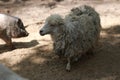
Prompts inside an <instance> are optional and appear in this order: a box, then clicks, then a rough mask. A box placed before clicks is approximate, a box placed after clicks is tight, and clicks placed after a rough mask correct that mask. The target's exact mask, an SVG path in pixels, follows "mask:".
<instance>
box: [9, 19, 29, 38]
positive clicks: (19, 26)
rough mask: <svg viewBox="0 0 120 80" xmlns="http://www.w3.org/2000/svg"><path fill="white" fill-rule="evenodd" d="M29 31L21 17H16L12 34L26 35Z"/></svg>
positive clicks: (14, 35) (16, 36) (15, 36)
mask: <svg viewBox="0 0 120 80" xmlns="http://www.w3.org/2000/svg"><path fill="white" fill-rule="evenodd" d="M28 35H29V33H28V32H27V31H26V30H25V27H24V25H23V22H22V21H21V20H20V19H16V20H15V23H14V26H11V36H12V37H13V38H19V37H26V36H28Z"/></svg>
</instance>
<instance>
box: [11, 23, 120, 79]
mask: <svg viewBox="0 0 120 80" xmlns="http://www.w3.org/2000/svg"><path fill="white" fill-rule="evenodd" d="M102 31H103V32H105V33H106V36H104V37H103V36H102V35H101V36H102V37H101V39H100V45H99V46H97V47H96V49H95V55H94V56H93V57H91V58H89V59H87V58H86V57H84V58H82V59H81V61H79V62H78V63H75V64H73V65H72V70H71V72H66V71H65V64H66V62H65V61H62V60H60V59H58V58H57V57H56V56H55V55H54V54H52V48H51V44H50V45H49V44H48V45H42V46H37V47H35V48H34V49H33V50H34V51H35V52H34V54H32V55H30V56H29V57H27V58H26V59H24V60H22V61H21V62H20V63H18V64H16V65H14V66H12V67H13V68H14V67H19V69H18V70H16V72H17V73H19V74H20V75H22V76H25V77H28V78H29V79H30V80H48V79H49V80H119V79H120V36H118V35H120V26H119V25H116V26H113V27H111V28H107V29H103V30H102Z"/></svg>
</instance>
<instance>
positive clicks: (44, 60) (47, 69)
mask: <svg viewBox="0 0 120 80" xmlns="http://www.w3.org/2000/svg"><path fill="white" fill-rule="evenodd" d="M83 4H86V5H90V6H92V7H94V8H95V10H96V11H97V12H98V13H99V14H100V18H101V25H102V31H101V38H100V40H99V45H98V46H97V47H96V48H95V51H94V52H95V53H94V56H90V57H88V56H87V55H86V56H83V57H82V58H81V59H80V61H79V62H77V63H74V64H72V69H71V71H70V72H67V71H66V70H65V65H66V61H65V60H61V59H59V58H58V57H57V56H56V55H55V54H53V53H52V40H51V38H50V36H49V35H46V36H40V35H39V30H40V28H41V27H42V26H43V25H44V21H45V19H46V17H48V16H49V15H51V14H55V13H57V14H60V15H62V16H65V15H66V14H68V13H69V11H70V9H71V8H73V7H76V6H80V5H83ZM0 13H6V14H9V15H13V16H17V17H20V18H21V19H22V21H23V22H24V25H25V26H26V30H27V31H28V32H29V33H30V34H29V36H28V37H24V38H18V39H12V40H13V44H14V45H15V46H16V48H17V49H15V50H12V51H10V50H9V49H8V48H7V47H6V46H5V42H4V41H2V40H0V63H3V64H5V65H6V66H8V67H9V68H10V69H12V70H13V71H14V72H16V73H17V74H19V75H21V76H23V77H26V78H28V79H29V80H120V61H119V60H120V1H119V0H18V2H15V0H14V1H13V0H5V1H4V0H0Z"/></svg>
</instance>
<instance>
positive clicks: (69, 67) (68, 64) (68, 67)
mask: <svg viewBox="0 0 120 80" xmlns="http://www.w3.org/2000/svg"><path fill="white" fill-rule="evenodd" d="M67 61H68V63H67V65H66V70H67V71H70V69H71V60H70V57H68V58H67Z"/></svg>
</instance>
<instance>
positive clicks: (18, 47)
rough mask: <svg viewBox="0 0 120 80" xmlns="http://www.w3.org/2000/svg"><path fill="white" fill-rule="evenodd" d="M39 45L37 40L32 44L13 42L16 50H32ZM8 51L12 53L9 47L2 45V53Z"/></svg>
mask: <svg viewBox="0 0 120 80" xmlns="http://www.w3.org/2000/svg"><path fill="white" fill-rule="evenodd" d="M38 44H39V43H38V42H37V40H32V41H30V42H13V45H14V46H15V47H16V49H21V48H30V47H33V46H36V45H38ZM7 51H11V50H10V48H9V47H8V46H6V45H0V53H3V52H7Z"/></svg>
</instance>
